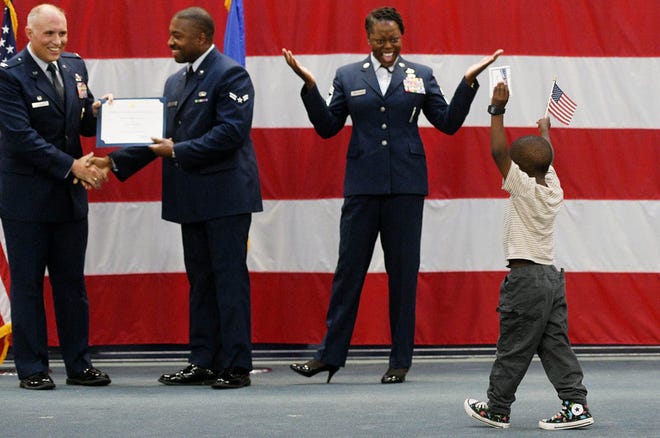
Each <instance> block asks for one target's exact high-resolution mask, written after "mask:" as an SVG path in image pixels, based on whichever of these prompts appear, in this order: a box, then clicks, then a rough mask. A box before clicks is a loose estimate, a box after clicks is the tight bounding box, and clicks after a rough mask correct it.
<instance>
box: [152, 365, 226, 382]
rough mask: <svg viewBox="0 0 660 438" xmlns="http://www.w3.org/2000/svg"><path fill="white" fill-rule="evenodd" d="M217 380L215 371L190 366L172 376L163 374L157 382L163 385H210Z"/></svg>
mask: <svg viewBox="0 0 660 438" xmlns="http://www.w3.org/2000/svg"><path fill="white" fill-rule="evenodd" d="M217 378H218V373H216V372H215V371H213V370H209V369H207V368H201V367H198V366H197V365H192V364H190V365H188V366H187V367H185V368H184V369H182V370H179V371H177V372H176V373H174V374H163V375H162V376H160V378H159V379H158V381H159V382H160V383H163V384H165V385H210V384H212V383H213V382H215V380H216V379H217Z"/></svg>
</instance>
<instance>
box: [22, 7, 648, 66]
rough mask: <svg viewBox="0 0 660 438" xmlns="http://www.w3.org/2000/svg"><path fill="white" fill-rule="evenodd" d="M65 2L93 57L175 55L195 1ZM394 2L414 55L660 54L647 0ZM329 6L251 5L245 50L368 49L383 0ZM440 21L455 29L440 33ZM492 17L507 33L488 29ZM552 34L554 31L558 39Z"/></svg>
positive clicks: (223, 15)
mask: <svg viewBox="0 0 660 438" xmlns="http://www.w3.org/2000/svg"><path fill="white" fill-rule="evenodd" d="M41 2H42V0H21V1H20V2H16V4H15V7H16V11H17V13H18V16H19V20H20V23H21V24H20V26H19V27H20V28H23V26H24V24H25V17H26V16H27V13H28V12H29V10H30V9H31V8H32V7H34V6H36V5H37V4H40V3H41ZM57 3H58V5H59V6H61V7H63V8H64V10H65V11H66V12H67V17H68V18H69V25H70V28H69V31H70V32H69V43H68V50H71V51H75V52H79V53H80V54H82V56H83V57H84V58H87V59H91V58H141V57H170V56H171V54H170V50H169V49H168V47H167V29H168V27H169V23H170V20H171V18H172V16H173V15H174V13H175V12H177V11H178V10H180V9H183V8H186V7H189V6H190V1H189V0H168V1H166V2H163V1H160V2H157V7H154V5H155V3H152V2H147V1H142V2H135V1H131V0H123V1H122V0H113V1H112V2H108V5H110V4H112V6H107V8H108V9H107V10H106V9H105V6H104V5H102V3H103V2H99V1H90V2H81V1H79V0H61V1H58V2H57ZM223 3H224V2H222V1H220V0H198V1H196V2H195V5H198V6H201V7H203V8H205V9H206V10H207V11H209V13H210V14H211V15H212V16H213V18H214V20H215V27H216V30H220V29H224V28H225V22H226V19H227V11H226V10H225V8H224V4H223ZM389 4H390V5H392V6H394V7H396V8H397V9H398V10H399V11H400V13H401V15H402V16H403V20H404V25H405V26H406V28H405V30H406V32H405V37H404V40H403V42H404V48H405V51H406V53H439V54H442V53H446V54H476V53H478V54H488V53H492V51H493V50H494V49H495V48H500V47H502V48H504V49H505V55H516V54H519V55H543V56H544V55H549V56H626V57H628V56H644V57H647V56H660V45H658V44H657V35H656V28H657V23H660V8H658V7H657V3H656V2H654V1H649V0H610V1H608V2H607V7H603V2H602V1H601V0H586V1H581V2H575V1H573V0H556V1H553V2H551V3H549V4H547V5H544V7H543V13H542V14H539V11H538V9H537V8H533V7H532V8H530V7H529V2H527V1H524V0H514V1H511V0H491V1H489V2H488V6H487V7H484V2H483V1H482V0H464V1H461V2H443V3H442V7H441V8H439V7H438V6H437V4H436V2H434V1H419V0H418V1H409V0H392V1H390V2H389ZM330 5H331V6H332V7H325V8H323V13H319V8H318V5H317V4H315V3H313V2H308V1H300V0H250V1H249V2H246V3H245V27H246V51H247V56H263V55H279V54H280V50H281V49H282V47H286V48H289V49H292V50H293V51H294V53H297V54H317V53H365V54H366V53H367V52H368V48H367V45H366V43H365V38H366V37H365V29H364V18H365V16H366V15H367V13H368V12H369V11H370V10H371V9H373V8H375V7H379V6H382V5H381V3H377V2H374V1H373V0H333V1H332V2H329V3H328V6H330ZM110 11H111V12H112V13H106V12H110ZM567 11H570V12H567ZM127 16H128V17H130V19H126V17H127ZM438 22H443V23H447V26H444V27H443V28H442V31H438ZM72 23H75V29H74V28H73V27H72V26H71V25H72ZM293 23H295V25H293ZM484 23H487V27H488V28H489V29H506V32H487V31H486V30H483V29H484ZM520 23H523V24H524V25H521V24H520ZM98 29H103V30H104V31H103V32H98V31H97V30H98ZM480 29H482V30H483V31H484V32H487V38H485V37H484V33H483V32H482V31H478V30H480ZM529 29H534V31H533V32H530V31H529ZM154 30H155V32H154ZM217 34H220V32H219V31H217ZM107 35H113V38H112V44H107ZM328 35H332V37H331V38H330V37H328ZM548 35H552V36H553V38H552V44H548ZM18 36H19V46H20V47H24V46H25V43H26V42H25V36H24V35H23V32H19V35H18ZM217 41H220V40H219V39H217Z"/></svg>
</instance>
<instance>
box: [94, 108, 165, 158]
mask: <svg viewBox="0 0 660 438" xmlns="http://www.w3.org/2000/svg"><path fill="white" fill-rule="evenodd" d="M164 136H165V98H164V97H148V98H141V99H114V100H113V101H112V103H111V104H110V103H108V101H104V102H102V104H101V108H100V110H99V115H98V122H97V124H96V146H98V147H110V146H146V145H150V144H153V141H152V140H151V137H159V138H163V137H164Z"/></svg>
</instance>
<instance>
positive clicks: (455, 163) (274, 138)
mask: <svg viewBox="0 0 660 438" xmlns="http://www.w3.org/2000/svg"><path fill="white" fill-rule="evenodd" d="M350 132H351V130H350V127H346V128H344V130H343V131H342V132H340V133H339V134H338V135H337V136H335V137H333V138H331V139H329V140H323V139H321V138H319V136H318V135H317V134H316V133H315V132H314V130H313V129H253V130H252V139H253V142H254V144H255V148H256V153H257V160H258V162H259V173H260V177H261V184H262V189H263V195H264V198H265V199H316V198H341V197H342V193H343V178H344V168H345V163H346V149H347V147H348V141H349V138H350ZM421 132H422V139H423V141H424V145H425V149H426V158H427V162H428V173H429V188H430V196H429V198H430V199H452V198H501V197H504V196H505V195H506V194H505V193H504V192H503V191H502V190H501V189H500V181H501V178H500V176H499V174H498V173H497V169H496V168H495V166H494V165H493V163H492V159H491V157H490V153H489V145H490V143H489V142H490V131H489V129H488V128H485V127H478V128H472V127H464V128H461V129H460V130H459V131H458V132H457V133H456V134H455V135H453V136H448V135H445V134H442V133H441V132H438V131H437V130H435V129H434V128H423V129H422V130H421ZM506 132H507V137H508V139H509V141H511V140H513V139H515V138H518V137H520V136H521V135H528V134H536V133H537V131H536V129H535V128H531V127H530V128H507V130H506ZM551 136H552V142H553V146H554V148H555V151H556V158H555V167H556V168H557V172H558V173H559V177H560V179H561V181H562V186H563V187H564V192H565V196H566V198H567V199H622V200H630V199H660V192H658V187H660V172H658V171H657V163H659V162H660V148H658V147H657V145H656V143H657V138H658V133H657V131H656V130H648V129H560V128H553V129H552V132H551ZM87 147H88V148H90V149H86V150H92V149H91V147H92V146H91V145H89V143H88V146H87ZM622 150H624V151H625V153H621V151H622ZM95 153H96V154H97V155H106V154H107V153H108V150H107V149H96V150H95ZM608 156H609V157H617V158H616V171H614V169H613V168H612V166H613V162H612V161H611V160H605V159H595V157H608ZM292 157H295V159H293V158H292ZM301 163H303V165H301ZM160 172H161V165H160V163H159V162H158V161H156V162H154V163H152V164H150V165H149V166H147V167H146V168H145V169H143V170H141V171H140V173H139V174H138V175H136V176H135V177H133V178H130V179H129V180H128V181H126V182H125V183H120V182H119V181H117V179H116V178H114V177H110V182H109V183H108V184H106V185H105V186H104V188H103V190H94V191H91V192H90V193H89V198H90V200H91V201H92V202H119V201H129V202H139V201H160V199H161V173H160ZM605 175H606V176H607V177H606V178H605V177H604V176H605Z"/></svg>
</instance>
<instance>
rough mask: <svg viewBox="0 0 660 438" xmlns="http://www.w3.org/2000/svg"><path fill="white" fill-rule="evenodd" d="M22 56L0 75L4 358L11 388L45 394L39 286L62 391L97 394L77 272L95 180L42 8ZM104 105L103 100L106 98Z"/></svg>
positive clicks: (75, 101)
mask: <svg viewBox="0 0 660 438" xmlns="http://www.w3.org/2000/svg"><path fill="white" fill-rule="evenodd" d="M25 30H26V35H27V38H28V40H29V44H28V46H27V47H26V48H25V49H24V50H23V51H22V52H20V53H19V54H18V55H16V56H15V57H13V58H11V59H9V60H8V61H7V62H6V63H3V64H2V65H1V66H0V132H1V133H2V135H1V138H0V216H1V217H2V226H3V229H4V233H5V238H6V242H7V256H8V261H9V269H10V277H11V291H10V295H11V311H12V323H13V354H14V362H15V364H16V369H17V371H18V378H19V379H20V387H21V388H25V389H40V390H43V389H53V388H55V383H54V382H53V380H52V378H51V377H50V376H49V375H48V370H49V365H48V364H49V362H48V347H47V333H46V314H45V310H44V303H43V281H44V274H45V270H46V268H48V274H49V279H50V283H51V286H52V291H53V302H54V308H55V309H54V310H55V319H56V323H57V332H58V335H59V342H60V347H61V350H62V358H63V359H64V364H65V367H66V373H67V380H66V383H67V384H69V385H86V386H103V385H107V384H109V383H110V378H109V377H108V375H107V374H106V373H104V372H103V371H100V370H98V369H96V368H94V367H93V366H92V362H91V358H90V352H89V345H88V340H89V304H88V301H87V291H86V288H85V279H84V265H85V250H86V248H87V229H88V227H87V193H86V191H85V188H83V185H82V184H75V183H77V182H79V181H81V180H82V181H84V183H85V184H86V185H87V187H90V188H91V187H95V188H98V187H100V184H101V183H102V182H103V181H104V180H105V178H106V176H105V174H104V172H102V171H101V170H100V169H98V168H96V167H95V166H90V167H86V166H85V162H86V160H87V158H88V157H89V156H91V154H90V155H88V156H85V157H83V156H82V146H81V143H80V135H84V136H93V135H95V133H96V113H97V112H98V108H99V107H100V102H94V97H93V96H92V93H91V92H90V91H89V90H88V89H87V69H86V68H85V63H84V62H83V60H82V59H80V57H79V56H78V55H76V54H73V53H67V52H64V48H65V46H66V43H67V21H66V17H65V15H64V11H62V10H61V9H59V8H57V7H55V6H53V5H49V4H43V5H39V6H36V7H35V8H33V9H32V10H31V11H30V13H29V14H28V17H27V26H26V29H25ZM108 97H110V96H108Z"/></svg>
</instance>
